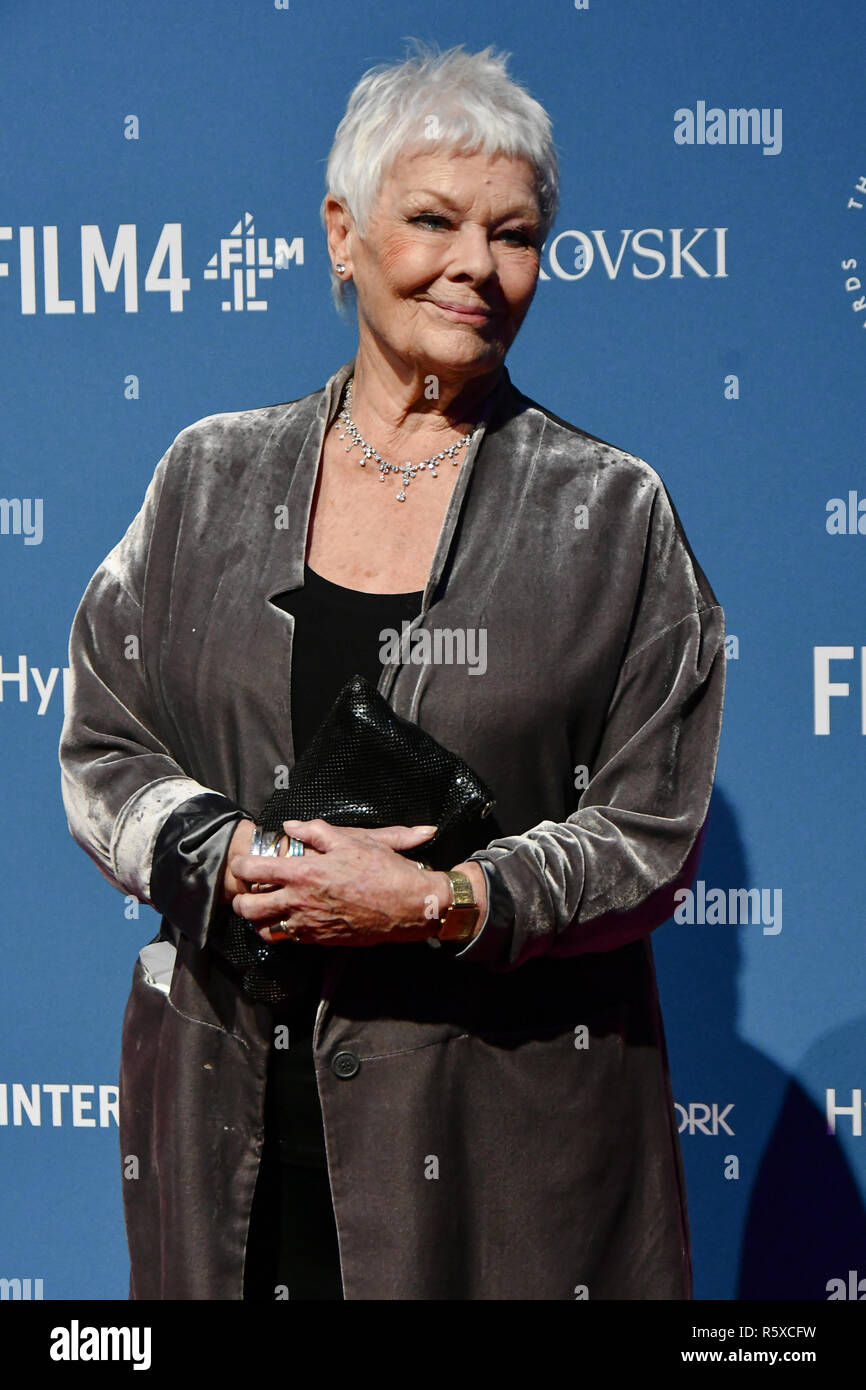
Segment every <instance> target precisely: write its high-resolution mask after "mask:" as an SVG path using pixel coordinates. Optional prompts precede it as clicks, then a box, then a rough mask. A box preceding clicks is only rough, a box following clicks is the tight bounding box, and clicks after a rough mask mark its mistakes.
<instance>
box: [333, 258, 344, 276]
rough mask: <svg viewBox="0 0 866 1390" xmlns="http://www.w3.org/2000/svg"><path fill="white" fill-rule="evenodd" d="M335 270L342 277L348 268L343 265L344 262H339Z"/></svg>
mask: <svg viewBox="0 0 866 1390" xmlns="http://www.w3.org/2000/svg"><path fill="white" fill-rule="evenodd" d="M334 269H335V270H336V272H337V274H338V275H342V273H343V271H344V270H345V269H346V267H345V266H344V265H343V262H342V261H337V264H336V265H335V266H334Z"/></svg>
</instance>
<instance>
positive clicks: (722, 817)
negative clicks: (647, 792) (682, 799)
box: [653, 786, 866, 1300]
mask: <svg viewBox="0 0 866 1390" xmlns="http://www.w3.org/2000/svg"><path fill="white" fill-rule="evenodd" d="M698 879H703V880H704V882H705V883H706V885H707V891H709V889H710V888H711V887H713V888H722V889H724V890H725V891H726V892H727V890H728V889H729V888H747V887H751V886H757V885H753V884H752V879H751V875H750V873H749V864H748V860H747V857H746V853H745V849H744V846H743V842H742V839H741V837H740V834H739V830H738V827H737V822H736V817H735V815H734V812H733V809H732V806H731V803H730V802H729V801H728V799H727V797H726V796H725V794H724V792H723V791H722V790H721V789H720V788H719V787H718V786H717V788H716V790H715V792H714V794H713V799H712V804H711V807H710V817H709V825H708V828H707V836H706V840H705V845H704V853H703V857H702V859H701V867H700V869H699V871H698ZM747 933H752V934H753V935H754V937H755V941H754V946H755V949H756V950H757V951H759V952H762V953H763V956H764V957H765V958H766V961H765V968H766V970H767V971H768V972H772V970H773V957H774V955H775V954H776V953H779V952H781V951H784V949H785V932H784V924H783V928H782V931H781V932H780V933H779V934H778V935H776V936H771V935H764V933H763V930H762V927H761V925H760V924H757V923H756V924H744V925H739V926H730V925H727V926H723V925H706V924H704V925H702V924H699V923H695V924H679V923H677V922H674V921H670V922H668V923H666V924H665V925H664V926H663V927H662V928H660V930H659V931H658V932H656V933H654V935H653V949H654V952H655V958H656V966H657V970H658V978H659V992H660V995H661V1002H662V1011H663V1014H664V1020H665V1029H666V1033H667V1040H668V1051H669V1056H670V1065H671V1074H672V1079H673V1090H674V1100H675V1101H676V1102H677V1103H678V1104H679V1105H680V1106H682V1107H683V1110H684V1111H685V1114H684V1113H683V1110H680V1111H678V1112H677V1115H678V1119H679V1122H680V1126H681V1129H680V1139H681V1143H682V1147H683V1156H684V1161H685V1166H686V1181H687V1189H688V1202H689V1216H690V1222H691V1232H692V1247H693V1255H694V1272H695V1298H696V1299H775V1298H779V1299H808V1300H819V1299H820V1300H824V1299H826V1298H827V1296H828V1295H827V1283H828V1280H830V1279H833V1278H841V1279H844V1280H846V1282H847V1279H848V1271H849V1270H852V1269H856V1270H859V1271H860V1275H861V1277H862V1276H866V1211H864V1204H863V1199H862V1197H861V1194H860V1190H859V1188H858V1184H857V1182H856V1180H855V1177H854V1174H853V1172H852V1169H851V1167H850V1165H849V1163H848V1160H847V1158H846V1156H845V1153H844V1150H843V1147H842V1143H841V1142H840V1136H842V1135H843V1134H844V1133H845V1130H844V1126H845V1125H846V1124H847V1126H848V1131H847V1132H848V1133H850V1131H851V1126H852V1121H851V1118H850V1117H847V1116H842V1117H840V1119H839V1120H838V1121H837V1129H838V1131H839V1136H832V1135H828V1133H827V1123H826V1118H825V1113H824V1110H823V1108H822V1107H819V1106H817V1105H816V1104H815V1102H814V1101H813V1100H812V1098H811V1095H810V1094H809V1093H807V1091H806V1089H804V1085H803V1084H801V1081H802V1082H803V1083H804V1084H805V1086H808V1087H809V1090H810V1091H811V1093H812V1095H823V1094H824V1088H825V1087H827V1086H835V1087H836V1091H837V1104H840V1105H850V1104H851V1090H852V1087H854V1086H857V1085H858V1084H859V1085H861V1086H862V1076H861V1080H860V1082H859V1083H858V1082H857V1081H856V1080H855V1079H854V1074H855V1073H856V1072H857V1071H858V1059H860V1058H862V1057H863V1055H864V1044H866V1020H863V1019H860V1020H857V1021H856V1022H853V1023H850V1024H848V1025H845V1026H842V1027H840V1028H839V1029H838V1030H834V1031H833V1033H831V1034H828V1035H826V1036H825V1037H823V1038H822V1039H820V1040H819V1041H818V1042H816V1043H815V1044H814V1045H813V1047H812V1048H811V1049H810V1050H809V1051H808V1052H807V1053H806V1054H805V1057H804V1059H803V1062H802V1063H801V1064H800V1066H799V1067H798V1073H799V1079H798V1078H797V1077H795V1076H792V1075H789V1074H788V1073H787V1072H786V1071H785V1070H784V1069H783V1068H782V1067H780V1066H779V1065H778V1064H777V1063H776V1062H775V1061H773V1060H772V1058H770V1057H768V1056H766V1055H765V1054H764V1053H762V1052H760V1051H759V1050H758V1049H757V1048H756V1047H753V1046H752V1045H751V1044H750V1043H748V1042H745V1041H744V1040H743V1039H742V1038H741V1037H740V1036H739V1035H738V1025H739V1009H738V985H739V972H740V967H741V964H742V958H743V952H742V940H743V938H744V936H745V935H746V934H747ZM702 1106H706V1107H707V1109H708V1114H707V1112H705V1111H704V1109H702V1108H699V1107H702ZM690 1107H692V1108H690ZM713 1107H715V1109H714V1108H713ZM726 1107H730V1108H729V1109H726ZM702 1125H703V1128H702V1127H701V1126H702ZM728 1131H731V1132H728ZM733 1159H736V1160H737V1162H736V1164H735V1163H734V1162H732V1160H733ZM736 1171H738V1174H739V1176H736V1177H735V1176H733V1173H734V1172H736ZM726 1172H727V1173H729V1174H731V1176H726Z"/></svg>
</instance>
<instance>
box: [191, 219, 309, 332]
mask: <svg viewBox="0 0 866 1390" xmlns="http://www.w3.org/2000/svg"><path fill="white" fill-rule="evenodd" d="M293 260H297V263H298V265H303V264H304V243H303V239H302V238H301V237H295V238H294V240H293V241H292V242H291V243H289V242H287V241H286V240H285V238H284V237H277V238H276V239H275V241H274V253H273V255H271V254H270V253H269V251H268V239H267V237H263V236H260V237H257V236H256V228H255V223H254V221H253V215H252V213H251V212H245V213H244V215H243V218H242V219H241V221H240V222H237V223H236V224H235V226H234V227H233V228H232V230H231V233H230V235H229V236H226V237H222V239H221V240H220V249H219V251H215V252H214V254H213V255H212V256H211V258H210V260H209V261H208V263H207V265H206V267H205V272H204V278H205V279H206V280H216V279H220V280H228V281H230V282H231V286H232V298H231V299H224V300H223V301H222V309H223V312H225V313H230V312H231V311H232V310H235V311H237V312H240V311H242V310H244V309H267V307H268V301H267V300H266V299H260V298H259V297H258V294H259V290H258V280H272V279H273V276H274V269H275V268H276V269H277V270H284V269H285V268H286V266H288V264H289V262H290V261H293Z"/></svg>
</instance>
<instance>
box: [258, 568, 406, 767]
mask: <svg viewBox="0 0 866 1390" xmlns="http://www.w3.org/2000/svg"><path fill="white" fill-rule="evenodd" d="M423 596H424V595H423V591H419V592H418V593H413V594H365V593H362V592H361V591H360V590H359V589H345V588H343V586H342V584H334V583H332V582H331V580H330V579H325V578H323V576H322V575H320V574H316V572H315V570H311V569H310V567H309V565H304V587H303V588H302V589H293V590H291V591H290V592H287V593H283V594H277V596H276V597H275V598H274V600H273V601H274V603H275V604H276V605H277V606H278V607H279V608H282V609H284V610H285V612H286V613H291V614H292V615H293V616H294V619H295V632H294V637H293V640H292V681H291V684H292V736H293V740H294V751H295V762H297V761H298V759H299V758H300V757H301V754H302V753H303V752H304V750H305V749H306V747H307V745H308V744H309V742H310V740H311V739H312V737H313V735H314V734H315V733H316V731H317V729H318V728H319V725H320V724H321V723H322V721H323V719H324V718H325V716H326V714H327V713H328V711H329V709H330V708H331V706H332V704H333V703H334V701H335V700H336V698H337V696H338V695H339V693H340V691H341V690H342V688H343V686H344V685H345V684H346V681H347V680H348V679H349V677H350V676H354V675H359V676H366V678H367V680H368V681H370V683H371V684H372V685H378V683H379V677H380V676H381V674H382V663H381V660H380V657H379V652H380V649H381V647H382V644H383V643H384V642H385V641H386V640H387V635H388V634H387V631H386V629H388V628H393V629H395V630H396V631H397V632H398V633H399V632H400V630H401V628H400V625H401V623H402V622H404V621H405V622H411V621H412V619H413V618H415V617H417V615H418V614H419V613H420V611H421V600H422V598H423Z"/></svg>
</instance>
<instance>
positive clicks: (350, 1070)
mask: <svg viewBox="0 0 866 1390" xmlns="http://www.w3.org/2000/svg"><path fill="white" fill-rule="evenodd" d="M360 1070H361V1063H360V1061H359V1060H358V1058H357V1057H356V1056H355V1053H354V1052H335V1053H334V1055H333V1057H332V1058H331V1071H332V1072H333V1073H334V1075H335V1076H339V1078H340V1080H341V1081H348V1080H349V1079H350V1078H351V1077H353V1076H355V1075H356V1074H357V1073H358V1072H359V1071H360Z"/></svg>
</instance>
